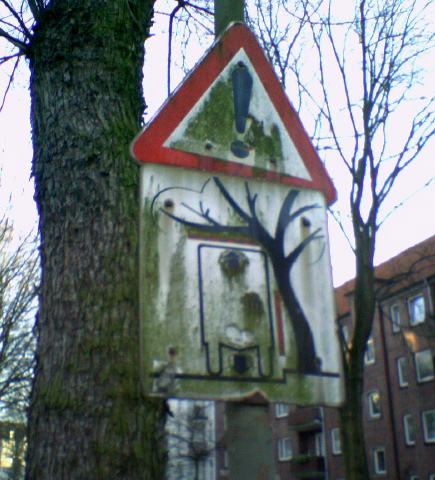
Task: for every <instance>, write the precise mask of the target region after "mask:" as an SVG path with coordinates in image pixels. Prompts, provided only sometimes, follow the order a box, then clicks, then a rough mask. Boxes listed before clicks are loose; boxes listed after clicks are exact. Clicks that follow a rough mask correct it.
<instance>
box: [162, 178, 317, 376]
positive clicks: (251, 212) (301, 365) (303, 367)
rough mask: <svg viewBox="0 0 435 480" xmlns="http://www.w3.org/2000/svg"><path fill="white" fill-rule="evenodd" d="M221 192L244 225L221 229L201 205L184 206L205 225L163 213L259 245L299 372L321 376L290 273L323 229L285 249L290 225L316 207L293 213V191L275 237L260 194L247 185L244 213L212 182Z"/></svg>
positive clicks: (284, 206)
mask: <svg viewBox="0 0 435 480" xmlns="http://www.w3.org/2000/svg"><path fill="white" fill-rule="evenodd" d="M213 180H214V183H215V185H216V186H217V188H218V190H219V192H220V193H221V194H222V195H223V197H224V198H225V200H226V202H227V203H228V204H229V206H230V207H231V208H232V209H233V210H234V212H235V213H236V214H237V215H238V216H239V217H240V219H241V220H242V221H243V223H244V225H222V224H221V223H220V222H218V221H217V220H215V219H214V218H212V216H211V215H210V211H209V209H204V207H203V205H202V203H201V202H200V205H199V210H195V209H193V208H191V207H189V206H187V205H185V206H186V207H187V208H188V209H189V210H191V211H192V212H194V213H195V214H197V215H198V216H199V217H200V218H201V219H202V220H204V221H205V223H201V222H198V223H197V222H191V221H188V220H185V219H183V218H182V217H179V216H176V215H173V214H171V213H169V212H168V211H167V210H162V211H163V212H164V213H165V214H166V215H168V216H169V217H171V218H172V219H174V220H175V221H177V222H179V223H181V224H183V225H186V226H188V227H193V228H197V229H200V230H203V231H209V232H216V233H232V234H236V235H244V236H246V237H249V238H251V239H252V240H254V241H255V242H257V243H258V244H259V245H260V246H261V247H262V248H263V249H264V250H265V251H266V253H267V254H268V257H269V259H270V262H271V264H272V267H273V271H274V275H275V279H276V282H277V285H278V288H279V291H280V294H281V296H282V300H283V303H284V305H285V308H286V310H287V312H288V315H289V317H290V319H291V323H292V327H293V330H294V335H295V339H296V343H297V349H298V351H297V359H298V370H299V371H300V372H301V373H306V374H309V373H318V372H320V361H319V359H318V358H317V356H316V348H315V345H314V339H313V335H312V332H311V329H310V326H309V323H308V320H307V318H306V316H305V313H304V311H303V309H302V307H301V305H300V303H299V301H298V298H297V297H296V294H295V291H294V288H293V285H292V282H291V276H290V273H291V270H292V268H293V266H294V265H295V263H296V261H297V260H298V258H299V256H300V254H301V253H302V252H303V251H304V249H305V248H306V247H307V246H308V244H309V243H311V242H312V241H313V240H316V239H320V238H323V236H322V235H320V231H321V229H320V228H318V229H317V230H315V231H313V232H312V233H311V234H309V235H308V236H307V237H306V238H304V239H303V240H302V241H301V242H300V243H299V244H298V245H296V246H295V247H294V248H293V249H292V250H291V251H290V252H288V253H286V251H285V245H284V236H285V232H286V230H287V229H288V228H289V226H290V224H291V223H293V222H294V221H295V220H297V219H301V218H302V215H303V214H304V213H306V212H308V211H309V210H312V209H314V208H317V207H318V206H317V205H306V206H303V207H300V208H298V209H296V210H295V211H292V210H293V207H294V202H295V200H296V198H297V196H298V195H299V190H290V191H289V193H288V194H287V196H286V198H285V199H284V202H283V204H282V206H281V208H280V212H279V215H278V220H277V224H276V229H275V234H274V236H272V235H271V234H270V233H269V232H268V231H267V229H266V228H265V227H264V225H262V223H261V221H260V219H259V217H258V214H257V209H256V201H257V198H258V196H257V194H255V195H252V194H251V191H250V189H249V185H248V183H247V182H246V183H245V189H246V201H247V204H248V211H245V210H244V209H243V208H242V207H241V206H240V205H239V204H238V203H237V202H236V201H235V199H234V197H233V196H232V195H231V194H230V193H229V191H228V190H227V189H226V188H225V186H224V184H223V183H222V182H221V180H220V179H219V178H218V177H214V178H213Z"/></svg>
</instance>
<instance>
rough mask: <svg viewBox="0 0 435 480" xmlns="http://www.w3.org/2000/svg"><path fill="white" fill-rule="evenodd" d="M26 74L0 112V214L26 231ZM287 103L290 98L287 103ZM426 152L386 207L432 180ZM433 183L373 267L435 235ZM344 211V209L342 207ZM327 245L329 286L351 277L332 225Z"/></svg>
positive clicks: (391, 230) (153, 46)
mask: <svg viewBox="0 0 435 480" xmlns="http://www.w3.org/2000/svg"><path fill="white" fill-rule="evenodd" d="M160 24H161V25H162V30H163V32H160V31H159V30H157V28H155V29H154V30H153V31H154V32H155V33H156V34H155V36H153V37H151V38H150V39H149V40H148V41H147V43H146V46H147V57H146V65H145V97H146V101H147V103H148V105H149V109H148V115H147V120H149V119H150V117H151V116H152V114H153V113H154V112H155V111H156V110H157V109H158V108H159V107H160V105H161V104H162V103H163V102H164V100H165V98H166V94H167V86H166V85H167V84H166V68H167V65H166V61H165V59H166V52H167V37H166V33H165V31H167V24H166V26H165V23H164V21H162V20H161V19H160ZM200 56H201V51H198V52H193V53H192V58H195V57H196V58H199V57H200ZM26 75H27V69H26V67H23V68H22V74H21V75H19V76H18V77H17V82H16V84H15V85H14V87H13V88H12V89H11V91H10V93H9V96H8V99H7V102H6V105H5V107H4V109H3V111H2V112H1V113H0V155H1V158H0V162H1V165H2V177H1V189H0V207H1V211H4V209H5V208H6V207H7V205H8V204H9V197H10V195H12V197H11V198H12V201H11V203H12V207H11V208H12V210H11V216H12V217H13V219H14V221H15V225H16V228H17V230H19V231H23V232H26V231H28V230H30V229H31V228H32V227H33V226H34V225H35V224H36V208H35V204H34V202H33V182H32V180H31V178H30V177H31V159H32V149H31V137H30V122H29V94H28V86H27V76H26ZM172 75H173V85H174V86H175V85H176V84H177V83H178V82H179V81H181V80H182V78H183V75H184V74H183V73H182V72H181V71H180V70H179V69H176V68H175V69H174V70H173V74H172ZM6 81H7V76H6V75H5V72H4V70H2V71H0V87H3V86H4V85H5V82H6ZM2 90H3V88H2ZM290 100H291V99H290ZM434 148H435V142H432V147H429V148H427V149H426V150H425V151H424V152H423V154H422V156H421V159H420V160H421V161H419V162H418V163H416V164H415V166H414V167H412V168H411V169H410V170H409V171H407V172H406V173H405V175H404V176H403V177H402V179H401V183H400V186H399V188H398V189H396V197H397V198H393V199H392V200H393V201H392V204H394V203H400V202H401V200H402V197H403V195H401V193H402V192H404V194H405V196H409V195H410V193H411V192H415V191H416V190H418V188H419V187H420V186H421V185H422V184H423V183H425V181H426V180H428V179H429V178H431V177H433V176H434V175H435V162H434V161H433V151H434ZM330 173H331V176H332V177H333V180H334V182H335V185H336V188H337V190H338V193H339V197H340V198H341V202H343V203H341V204H343V205H345V204H346V201H347V200H346V199H345V198H342V197H343V195H342V192H341V189H340V178H337V177H334V175H335V174H334V173H333V172H330ZM434 205H435V182H432V183H431V184H430V185H429V186H428V187H426V188H425V189H424V190H422V191H420V192H418V193H416V194H415V195H414V196H413V197H412V198H410V199H409V200H408V201H407V202H406V203H405V205H404V206H402V207H401V208H400V209H398V210H397V211H396V212H395V213H394V214H393V215H391V216H390V218H389V219H388V220H387V222H386V223H385V225H384V226H383V227H382V228H381V230H380V232H379V236H378V244H377V253H376V262H377V263H380V262H382V261H385V260H387V259H388V258H391V257H392V256H394V255H396V254H398V253H400V252H401V251H402V250H404V249H406V248H408V247H410V246H412V245H414V244H416V243H418V242H420V241H422V240H424V239H425V238H428V237H429V236H431V235H434V234H435V221H434V212H433V210H434ZM343 208H344V207H343ZM329 231H330V243H331V254H332V264H333V278H334V284H335V285H340V284H341V283H343V282H344V281H346V280H348V279H350V278H352V277H353V275H354V272H355V270H354V259H353V256H352V254H351V251H350V249H349V247H348V245H347V242H346V241H345V239H344V237H343V235H342V234H341V232H340V229H339V228H338V226H337V225H336V224H335V222H334V221H330V226H329Z"/></svg>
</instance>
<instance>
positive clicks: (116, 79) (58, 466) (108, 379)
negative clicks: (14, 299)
mask: <svg viewBox="0 0 435 480" xmlns="http://www.w3.org/2000/svg"><path fill="white" fill-rule="evenodd" d="M153 3H154V2H153V1H152V0H129V1H125V0H81V1H78V0H69V1H68V0H52V1H51V2H50V7H48V8H47V10H46V11H45V12H44V14H43V16H42V18H41V19H40V21H39V25H38V26H37V28H36V30H35V35H34V39H33V42H32V45H31V47H32V49H31V54H30V55H29V57H30V67H31V74H32V78H31V87H30V88H31V95H32V124H33V143H34V152H35V153H34V176H35V182H36V201H37V205H38V209H39V214H40V232H41V242H42V245H41V256H42V287H41V295H40V311H39V320H38V334H39V344H38V349H37V360H38V362H37V369H36V380H35V384H34V390H33V394H32V400H31V411H30V431H29V448H28V465H27V478H29V479H38V480H42V479H47V480H48V479H50V480H55V479H62V480H65V479H87V480H88V479H110V478H116V479H129V480H131V479H139V478H141V479H142V478H143V479H159V478H163V468H164V455H163V454H162V451H163V450H161V449H159V444H160V443H161V433H162V425H163V419H164V416H163V409H162V405H161V403H160V402H157V401H151V400H147V399H146V398H144V395H143V393H142V391H141V388H140V379H139V354H138V351H139V341H138V331H139V325H138V323H139V312H138V268H137V266H138V265H137V245H138V228H137V224H138V215H139V211H138V171H137V166H136V165H135V164H134V162H133V161H132V160H131V159H130V157H129V142H130V141H131V140H132V139H133V137H134V136H135V134H136V133H137V132H138V129H139V128H140V123H141V118H142V113H143V106H144V102H143V97H142V87H141V83H142V65H143V53H144V51H143V42H144V40H145V38H146V36H147V27H148V26H149V25H150V21H151V17H152V6H153Z"/></svg>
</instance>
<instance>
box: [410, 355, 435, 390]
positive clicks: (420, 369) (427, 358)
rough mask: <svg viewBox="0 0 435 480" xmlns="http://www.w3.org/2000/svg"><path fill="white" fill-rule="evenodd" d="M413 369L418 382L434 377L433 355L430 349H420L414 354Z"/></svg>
mask: <svg viewBox="0 0 435 480" xmlns="http://www.w3.org/2000/svg"><path fill="white" fill-rule="evenodd" d="M414 358H415V370H416V373H417V380H418V381H419V382H428V381H429V380H433V378H434V368H433V357H432V352H431V350H430V349H427V350H422V351H421V352H417V353H416V354H415V355H414Z"/></svg>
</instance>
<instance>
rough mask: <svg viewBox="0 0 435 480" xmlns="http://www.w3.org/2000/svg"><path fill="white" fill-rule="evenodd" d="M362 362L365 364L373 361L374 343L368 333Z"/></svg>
mask: <svg viewBox="0 0 435 480" xmlns="http://www.w3.org/2000/svg"><path fill="white" fill-rule="evenodd" d="M364 363H365V364H366V365H370V364H371V363H375V344H374V342H373V336H372V335H370V337H369V339H368V340H367V345H366V351H365V354H364Z"/></svg>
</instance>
